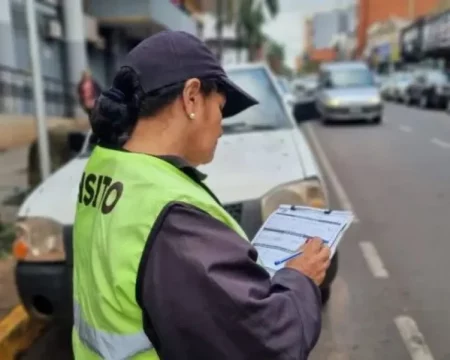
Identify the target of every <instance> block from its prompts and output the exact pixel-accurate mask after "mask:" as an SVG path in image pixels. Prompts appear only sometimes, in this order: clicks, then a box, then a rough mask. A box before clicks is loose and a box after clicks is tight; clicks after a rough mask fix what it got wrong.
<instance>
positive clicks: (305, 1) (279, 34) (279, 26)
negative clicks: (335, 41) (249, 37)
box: [264, 0, 351, 68]
mask: <svg viewBox="0 0 450 360" xmlns="http://www.w3.org/2000/svg"><path fill="white" fill-rule="evenodd" d="M278 1H279V2H280V13H279V15H278V16H277V17H276V18H275V19H274V20H271V21H269V22H268V23H267V24H266V25H265V28H264V31H265V32H266V33H267V34H268V35H270V37H272V38H273V39H274V40H276V41H278V42H280V43H282V44H283V45H284V46H285V52H286V64H287V65H288V66H290V67H292V68H294V67H295V57H296V56H297V55H299V54H300V52H301V51H302V49H303V40H304V35H303V30H304V19H305V17H308V16H310V15H311V14H313V13H314V12H318V11H322V10H327V9H332V8H334V7H338V6H343V5H346V4H348V3H350V1H351V0H278Z"/></svg>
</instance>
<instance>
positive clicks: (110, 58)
mask: <svg viewBox="0 0 450 360" xmlns="http://www.w3.org/2000/svg"><path fill="white" fill-rule="evenodd" d="M199 6H200V5H199V0H198V1H194V0H190V1H187V0H186V1H181V0H180V1H173V0H135V1H132V2H128V1H121V0H36V16H37V22H38V37H39V40H40V43H39V47H40V53H41V67H42V75H43V77H44V87H45V98H46V102H47V113H48V114H49V115H54V116H73V115H74V113H73V112H74V107H75V105H76V102H77V99H76V96H75V85H76V84H77V82H78V81H79V80H80V77H81V74H82V72H83V71H84V70H86V69H89V70H90V71H91V72H92V74H93V76H94V78H95V79H96V80H97V81H98V82H99V84H100V85H101V86H102V87H107V86H109V84H110V82H111V80H112V77H113V74H114V73H115V71H116V69H117V68H118V66H119V65H120V62H121V60H122V58H123V57H124V55H125V54H126V53H127V52H128V51H129V50H130V49H131V48H132V47H133V46H135V45H136V44H137V43H138V42H139V41H141V40H142V39H144V38H145V37H147V36H149V35H151V34H153V33H156V32H158V31H161V30H164V29H173V30H184V31H187V32H190V33H194V34H196V33H197V31H198V25H197V21H196V20H195V19H194V18H193V17H192V16H190V13H189V12H190V11H188V8H189V9H192V11H194V10H198V11H200V10H201V9H200V7H199ZM0 42H1V44H2V51H1V52H0V82H1V90H0V96H1V97H3V98H5V97H6V98H10V101H6V102H3V105H4V104H5V103H6V104H8V105H7V106H5V105H4V106H3V107H2V108H0V112H10V113H25V114H26V113H30V112H32V110H33V100H32V99H33V98H32V93H31V89H32V86H31V85H32V84H31V75H30V69H31V64H30V53H29V41H28V32H27V23H26V12H25V0H2V1H0Z"/></svg>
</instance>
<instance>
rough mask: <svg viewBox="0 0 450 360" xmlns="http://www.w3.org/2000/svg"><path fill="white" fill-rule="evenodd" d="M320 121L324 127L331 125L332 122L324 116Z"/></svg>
mask: <svg viewBox="0 0 450 360" xmlns="http://www.w3.org/2000/svg"><path fill="white" fill-rule="evenodd" d="M320 121H321V122H322V124H323V125H330V124H331V122H332V121H331V119H330V118H327V117H325V116H322V118H321V120H320Z"/></svg>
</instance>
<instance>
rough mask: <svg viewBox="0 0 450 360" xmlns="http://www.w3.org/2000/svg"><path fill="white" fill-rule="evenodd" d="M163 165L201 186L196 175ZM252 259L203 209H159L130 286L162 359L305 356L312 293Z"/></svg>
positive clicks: (313, 312) (312, 320)
mask: <svg viewBox="0 0 450 360" xmlns="http://www.w3.org/2000/svg"><path fill="white" fill-rule="evenodd" d="M163 158H164V157H163ZM165 160H166V161H168V162H169V163H171V164H172V165H174V166H176V167H177V168H178V169H179V170H180V171H183V172H184V173H186V174H187V175H188V176H190V177H191V178H192V179H194V180H195V181H197V182H198V183H199V184H202V186H204V185H203V183H202V179H203V176H202V175H201V173H199V172H198V171H197V170H196V169H194V168H192V167H190V166H189V165H187V164H186V163H185V162H183V161H182V160H180V159H176V158H174V157H165ZM257 256H258V254H257V252H256V250H255V248H254V247H253V246H252V245H251V243H249V242H248V241H246V240H245V239H243V238H241V237H240V236H239V235H238V234H237V233H235V232H234V231H232V230H231V229H230V228H229V227H227V226H226V225H224V224H223V223H221V222H220V221H218V220H216V219H215V218H213V217H212V216H210V215H208V214H207V213H205V212H204V211H202V210H200V209H198V208H196V207H194V206H190V205H187V204H184V203H178V202H173V203H171V204H168V205H167V206H166V208H165V209H164V211H163V212H162V213H161V214H160V216H159V218H158V220H157V221H156V223H155V225H154V226H153V229H152V231H151V233H150V235H149V238H148V240H147V245H146V247H145V251H144V253H143V255H142V259H141V264H140V267H139V272H138V277H137V281H136V299H137V301H138V303H139V305H140V306H141V308H142V310H143V319H144V329H145V332H146V334H147V336H148V337H149V339H150V341H151V342H152V343H153V344H154V346H155V348H156V349H157V351H158V353H159V355H160V357H161V358H162V359H165V360H172V359H173V360H175V359H176V360H183V359H186V360H188V359H195V360H203V359H204V360H211V359H214V360H229V359H233V360H247V359H248V360H250V359H251V360H254V359H271V360H294V359H295V360H304V359H307V358H308V355H309V353H310V351H311V350H312V348H313V347H314V346H315V344H316V342H317V340H318V338H319V334H320V329H321V298H320V291H319V288H318V287H317V286H316V285H315V284H314V283H313V281H312V280H311V279H309V278H308V277H306V276H305V275H303V274H302V273H300V272H298V271H296V270H293V269H287V268H285V269H282V270H280V271H278V272H277V273H276V274H275V276H274V277H273V278H272V279H271V278H270V276H269V274H268V273H267V272H266V270H265V269H263V268H262V267H261V266H259V265H258V264H257V263H256V260H257Z"/></svg>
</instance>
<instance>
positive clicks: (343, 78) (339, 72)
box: [330, 68, 375, 88]
mask: <svg viewBox="0 0 450 360" xmlns="http://www.w3.org/2000/svg"><path fill="white" fill-rule="evenodd" d="M330 85H331V87H332V88H343V87H363V86H374V85H375V79H374V76H373V74H372V73H371V72H370V71H369V70H367V69H358V68H353V69H334V70H331V71H330Z"/></svg>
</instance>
